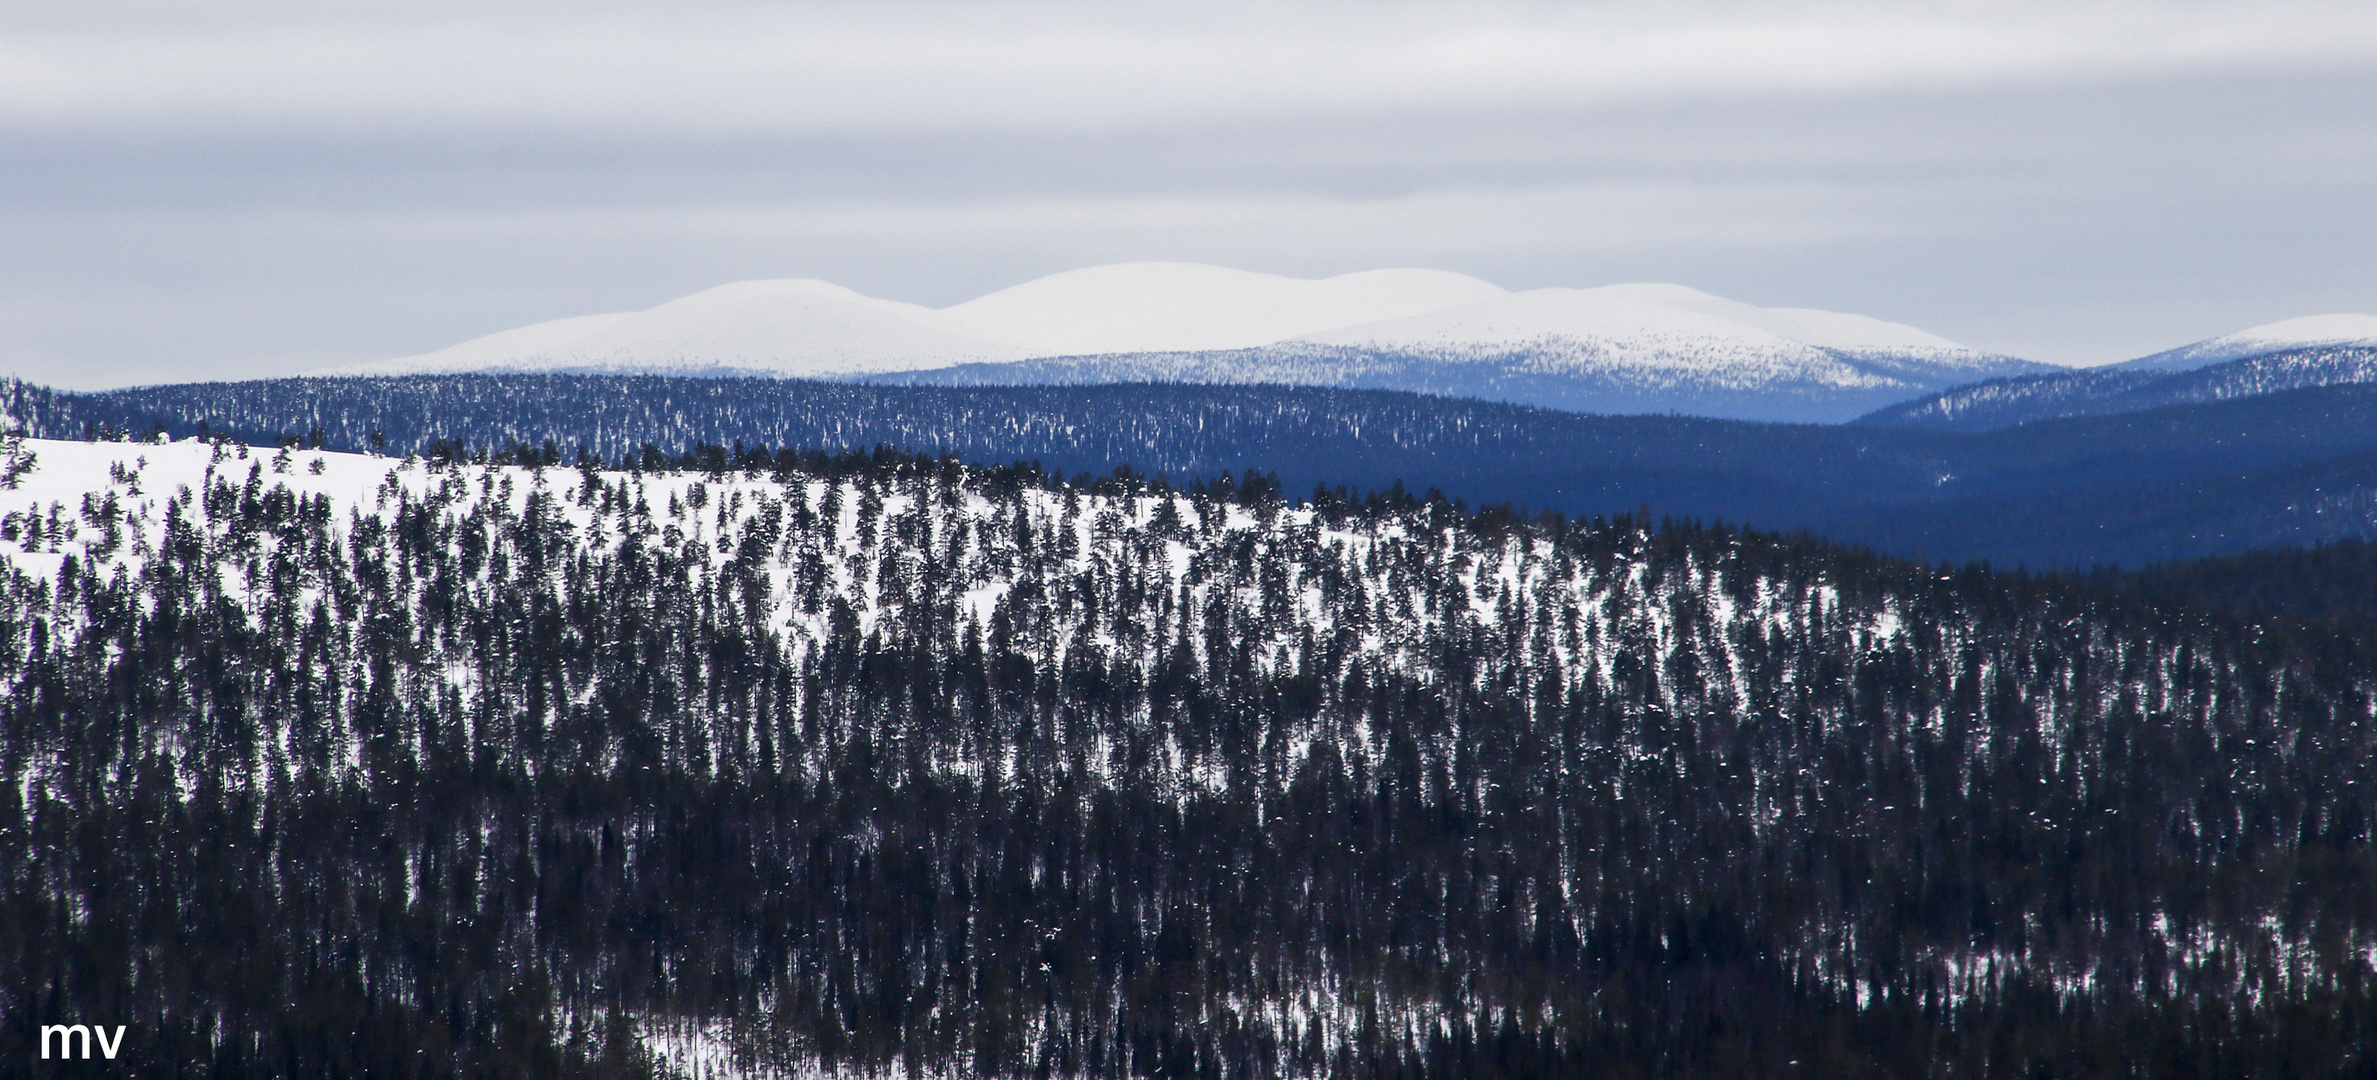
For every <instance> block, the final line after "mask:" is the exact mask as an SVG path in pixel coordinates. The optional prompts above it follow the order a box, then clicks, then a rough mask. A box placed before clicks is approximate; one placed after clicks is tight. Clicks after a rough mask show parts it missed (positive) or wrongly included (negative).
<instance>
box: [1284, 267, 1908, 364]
mask: <svg viewBox="0 0 2377 1080" xmlns="http://www.w3.org/2000/svg"><path fill="white" fill-rule="evenodd" d="M1630 288H1639V289H1645V290H1657V289H1678V290H1679V291H1681V292H1684V293H1692V292H1693V290H1689V289H1682V288H1681V287H1680V286H1636V287H1630ZM1694 295H1698V296H1706V294H1704V293H1696V294H1694ZM1707 299H1708V300H1710V301H1715V302H1716V303H1717V304H1727V303H1731V301H1722V300H1718V299H1717V298H1716V297H1713V296H1710V297H1707ZM1742 306H1744V307H1747V305H1742ZM1751 310H1752V311H1756V310H1758V309H1755V308H1752V309H1751ZM1883 325H1888V324H1883ZM1307 340H1310V341H1313V342H1315V343H1317V344H1323V345H1347V346H1354V347H1360V348H1375V349H1379V350H1382V351H1395V352H1418V353H1427V354H1434V355H1440V356H1447V357H1462V356H1472V357H1482V356H1484V355H1487V354H1494V353H1505V352H1519V351H1523V352H1525V353H1527V354H1529V355H1530V356H1531V357H1533V358H1534V359H1533V360H1532V365H1533V366H1534V367H1536V368H1539V369H1541V370H1542V371H1544V372H1547V373H1551V372H1560V371H1566V370H1571V369H1574V370H1577V371H1583V370H1590V369H1597V368H1607V367H1613V366H1615V367H1627V368H1636V369H1643V370H1673V371H1678V372H1692V373H1696V374H1705V375H1708V376H1711V377H1714V378H1715V379H1716V381H1717V383H1718V384H1720V385H1732V384H1738V385H1745V386H1746V385H1755V384H1759V383H1769V382H1799V383H1809V382H1812V383H1818V384H1823V385H1830V386H1841V387H1853V386H1864V385H1868V384H1873V385H1880V384H1881V383H1882V382H1883V380H1881V379H1879V378H1877V377H1875V376H1872V375H1868V374H1866V373H1864V372H1861V371H1858V370H1857V369H1856V368H1855V367H1852V366H1851V365H1849V364H1847V363H1844V362H1842V361H1841V360H1840V358H1838V357H1835V356H1833V355H1832V354H1831V353H1828V352H1825V351H1824V350H1822V349H1819V348H1817V347H1815V346H1813V345H1810V344H1807V343H1806V342H1802V341H1795V340H1792V339H1790V338H1787V337H1784V336H1783V335H1781V334H1777V333H1774V332H1773V331H1770V330H1765V329H1761V328H1759V327H1757V326H1753V325H1749V324H1747V323H1744V322H1740V321H1737V320H1734V319H1731V318H1727V317H1724V316H1721V315H1714V314H1704V313H1702V312H1700V311H1695V310H1691V309H1689V308H1685V307H1678V306H1671V305H1668V304H1662V303H1646V302H1643V301H1642V300H1639V299H1635V298H1633V297H1630V296H1628V295H1626V293H1625V292H1624V291H1623V288H1622V289H1618V290H1613V289H1533V290H1530V291H1527V292H1523V293H1514V294H1512V295H1509V296H1505V297H1500V298H1497V299H1493V300H1487V301H1483V302H1480V303H1475V304H1467V305H1463V306H1461V307H1457V308H1453V309H1451V310H1448V311H1437V312H1431V313H1429V314H1426V315H1417V316H1413V317H1410V318H1405V319H1391V320H1387V321H1385V322H1376V323H1367V324H1364V325H1361V326H1350V327H1345V328H1343V329H1339V330H1332V331H1329V332H1328V333H1324V334H1316V335H1313V336H1312V337H1311V338H1309V339H1307Z"/></svg>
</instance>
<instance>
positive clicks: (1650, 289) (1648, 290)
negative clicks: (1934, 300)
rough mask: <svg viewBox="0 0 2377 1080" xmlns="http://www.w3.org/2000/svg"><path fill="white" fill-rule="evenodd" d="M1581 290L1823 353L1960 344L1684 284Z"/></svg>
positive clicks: (1860, 319)
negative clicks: (1690, 314)
mask: <svg viewBox="0 0 2377 1080" xmlns="http://www.w3.org/2000/svg"><path fill="white" fill-rule="evenodd" d="M1581 291H1583V292H1587V293H1591V294H1594V295H1596V296H1604V297H1609V298H1611V299H1615V300H1628V301H1632V302H1635V303H1639V304H1654V305H1657V306H1659V307H1666V308H1674V309H1676V310H1678V311H1696V312H1699V313H1700V314H1703V315H1714V316H1716V317H1718V318H1720V319H1725V320H1727V321H1730V322H1737V323H1740V324H1742V325H1744V326H1750V327H1755V328H1757V329H1760V330H1764V331H1766V332H1768V333H1770V334H1774V335H1776V336H1779V337H1785V338H1789V339H1791V340H1793V341H1797V342H1801V343H1803V344H1808V345H1814V346H1817V347H1819V348H1826V349H1852V350H1875V351H1887V350H1905V349H1918V350H1921V349H1938V350H1942V351H1963V350H1964V346H1962V345H1958V344H1957V343H1955V342H1953V341H1950V340H1948V339H1947V338H1944V337H1941V336H1939V335H1937V334H1931V333H1926V332H1924V331H1921V330H1917V329H1915V328H1914V327H1912V326H1907V325H1905V324H1903V323H1894V322H1884V321H1882V320H1880V319H1876V318H1873V317H1871V316H1866V315H1848V314H1843V313H1841V312H1838V311H1819V310H1817V309H1815V308H1762V307H1757V306H1754V305H1751V304H1745V303H1742V302H1741V301H1739V300H1727V299H1725V298H1724V297H1722V296H1711V295H1709V294H1708V293H1704V292H1702V291H1700V290H1698V289H1695V288H1692V287H1691V286H1688V285H1604V286H1602V287H1600V288H1598V289H1585V290H1581Z"/></svg>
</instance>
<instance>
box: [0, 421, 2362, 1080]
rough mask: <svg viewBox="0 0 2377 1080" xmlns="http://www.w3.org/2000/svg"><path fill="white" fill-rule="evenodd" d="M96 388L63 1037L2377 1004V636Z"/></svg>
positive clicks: (749, 1063)
mask: <svg viewBox="0 0 2377 1080" xmlns="http://www.w3.org/2000/svg"><path fill="white" fill-rule="evenodd" d="M47 449H48V451H49V452H48V453H46V454H45V455H44V456H43V458H42V461H43V465H42V468H44V469H60V468H68V467H82V468H88V469H89V470H90V473H91V476H90V481H89V483H88V485H87V487H88V489H89V491H90V492H91V494H92V498H91V499H89V500H86V502H85V504H84V506H83V507H82V508H80V509H78V508H75V507H60V506H57V505H55V504H53V505H48V506H34V507H31V508H30V509H15V510H10V511H9V512H8V513H7V514H5V515H0V544H4V545H6V547H5V550H6V552H7V559H8V564H7V565H8V567H9V570H8V571H7V574H6V577H5V580H4V581H0V681H4V685H5V687H6V690H7V692H6V694H5V696H4V697H0V768H4V769H5V773H6V775H5V780H6V782H5V783H0V837H5V840H6V842H5V843H0V1031H5V1033H6V1034H5V1038H6V1040H7V1043H8V1045H13V1046H19V1047H24V1046H31V1045H32V1039H33V1031H34V1028H35V1027H36V1026H37V1025H40V1024H46V1023H66V1022H85V1021H86V1019H88V1018H112V1019H109V1022H112V1023H126V1024H129V1025H131V1026H132V1029H133V1030H134V1031H135V1032H137V1033H139V1035H140V1038H141V1039H142V1040H143V1041H141V1042H139V1043H137V1044H135V1049H136V1050H137V1051H138V1052H139V1053H140V1055H141V1058H140V1062H141V1067H142V1068H144V1069H148V1070H150V1074H154V1075H187V1076H232V1075H239V1076H253V1075H287V1076H329V1075H372V1076H430V1075H488V1076H494V1075H503V1076H538V1075H546V1076H563V1075H573V1076H596V1075H622V1076H627V1075H645V1074H650V1073H653V1072H654V1071H656V1070H665V1069H666V1068H668V1067H669V1063H670V1061H671V1060H672V1058H671V1057H670V1056H669V1055H670V1054H671V1053H674V1052H677V1051H679V1050H682V1049H683V1048H684V1047H688V1046H693V1047H697V1048H698V1047H707V1048H709V1052H712V1053H713V1055H714V1058H715V1059H716V1060H725V1061H731V1062H733V1063H734V1064H736V1065H737V1066H738V1067H739V1068H742V1069H744V1070H746V1071H747V1072H749V1073H751V1074H754V1075H768V1074H769V1073H770V1070H781V1071H785V1072H799V1071H801V1070H826V1071H835V1070H846V1071H863V1070H868V1069H880V1070H894V1071H899V1072H902V1073H908V1072H911V1071H912V1072H915V1073H917V1074H921V1075H947V1076H1027V1075H1028V1076H1126V1075H1127V1076H1189V1075H1194V1076H1213V1077H1267V1076H1333V1077H1334V1076H1343V1077H1422V1076H1442V1077H1472V1076H1492V1075H1508V1076H1555V1075H1579V1074H1584V1075H1641V1076H1704V1077H1718V1076H1726V1077H1733V1076H1746V1077H1768V1076H1776V1077H1781V1076H1790V1077H1800V1076H1805V1077H1836V1076H1839V1077H1902V1076H1946V1077H1965V1076H1972V1077H1981V1076H1988V1077H1995V1076H2008V1075H2015V1076H2021V1075H2041V1076H2046V1075H2052V1076H2090V1075H2107V1076H2112V1075H2120V1076H2136V1075H2219V1076H2244V1077H2309V1076H2352V1075H2364V1074H2365V1072H2366V1070H2367V1069H2368V1068H2369V1067H2370V1064H2371V1055H2372V1051H2373V1050H2377V1011H2373V1010H2377V997H2373V995H2377V983H2372V981H2371V979H2372V974H2373V972H2372V956H2377V888H2372V883H2373V882H2377V874H2373V873H2372V871H2377V865H2373V864H2372V860H2371V854H2372V850H2371V834H2370V828H2371V822H2372V821H2373V820H2377V805H2373V803H2377V724H2372V721H2371V701H2372V694H2373V693H2377V683H2373V680H2372V674H2373V671H2372V658H2371V656H2370V655H2369V653H2368V650H2367V648H2366V646H2365V645H2364V644H2363V643H2361V642H2357V641H2355V640H2353V639H2351V638H2348V637H2342V636H2337V635H2323V634H2318V633H2312V632H2300V633H2293V632H2271V631H2266V630H2264V631H2257V630H2255V629H2254V628H2253V627H2250V626H2247V625H2242V624H2239V623H2236V622H2233V621H2231V620H2228V619H2224V618H2221V617H2216V616H2211V615H2202V614H2190V613H2188V611H2186V610H2185V609H2180V608H2174V607H2169V606H2164V605H2160V604H2156V603H2150V602H2147V601H2145V600H2143V599H2138V598H2123V597H2121V596H2118V595H2114V594H2113V593H2111V592H2109V591H2107V590H2103V589H2097V588H2093V587H2091V586H2089V585H2088V584H2087V583H2085V582H2079V581H2074V580H2066V579H2052V578H2026V577H2018V576H2016V577H2008V576H2002V575H1993V574H1990V573H1988V572H1985V571H1981V570H1978V569H1973V570H1968V571H1963V572H1953V573H1949V572H1942V571H1939V570H1934V569H1929V568H1926V567H1924V566H1922V565H1920V564H1914V563H1908V562H1901V561H1896V560H1890V559H1885V558H1879V557H1875V556H1871V555H1868V554H1863V553H1859V552H1855V551H1849V550H1845V549H1841V548H1837V547H1832V546H1828V545H1824V544H1822V543H1819V542H1816V541H1813V540H1808V539H1793V538H1788V537H1777V536H1773V535H1767V534H1758V533H1746V532H1741V531H1737V530H1732V529H1726V528H1717V527H1701V526H1690V525H1680V524H1670V525H1666V526H1659V525H1655V524H1653V523H1652V522H1649V521H1645V520H1639V519H1633V518H1625V517H1621V518H1617V519H1610V520H1601V521H1590V520H1588V521H1582V522H1577V521H1569V520H1565V519H1560V518H1556V517H1550V516H1530V515H1522V514H1519V513H1516V512H1514V511H1513V510H1510V509H1508V508H1495V509H1489V510H1487V511H1484V512H1479V513H1474V514H1472V513H1467V512H1464V511H1461V510H1460V509H1458V508H1456V507H1455V506H1453V505H1451V504H1449V503H1446V502H1443V501H1441V500H1427V499H1415V498H1411V497H1408V496H1398V497H1374V498H1370V499H1363V500H1356V499H1352V498H1345V499H1338V498H1333V497H1332V498H1324V499H1322V500H1320V501H1318V502H1317V503H1314V504H1311V505H1301V506H1299V505H1291V504H1289V503H1288V502H1287V501H1286V500H1284V499H1283V498H1282V497H1281V492H1280V491H1279V489H1278V488H1276V487H1275V486H1272V485H1270V484H1267V483H1256V484H1252V485H1244V484H1235V483H1230V484H1223V483H1213V484H1200V485H1191V486H1190V487H1189V488H1188V489H1187V490H1185V491H1184V490H1180V489H1179V488H1177V487H1176V486H1173V485H1166V484H1158V483H1156V482H1154V481H1152V480H1149V479H1143V478H1139V477H1135V476H1120V477H1108V478H1106V479H1104V480H1102V481H1097V482H1095V483H1094V484H1090V485H1082V484H1076V483H1073V482H1070V481H1062V480H1059V479H1057V478H1056V477H1054V476H1053V475H1048V474H1042V473H1035V472H1031V471H1028V470H997V469H994V470H981V469H974V468H969V467H966V466H963V465H962V464H960V463H959V462H957V461H955V460H953V459H948V458H930V457H904V456H899V455H892V454H878V455H872V456H869V457H865V458H859V457H854V456H851V457H836V458H823V459H820V458H801V457H798V456H793V457H788V458H785V459H783V460H779V459H778V458H777V457H776V456H774V455H762V454H759V453H756V452H746V454H744V455H743V456H742V457H739V458H738V457H734V456H733V455H732V454H731V452H723V453H721V454H719V455H717V456H715V457H712V458H710V459H708V460H706V461H695V462H693V463H691V464H693V465H694V467H693V468H691V469H685V468H670V469H666V470H647V469H644V468H642V465H641V462H640V461H639V462H638V463H637V465H636V467H635V468H632V469H629V470H624V471H608V470H604V469H601V468H598V467H596V465H595V464H594V463H593V462H591V461H588V462H585V463H582V464H561V465H545V464H540V465H537V466H533V467H521V466H513V467H497V466H485V465H476V464H468V463H464V462H460V461H455V460H449V459H440V458H432V459H422V460H416V461H413V462H400V461H398V460H396V459H362V460H359V459H355V458H349V457H342V456H336V455H322V454H316V453H313V452H310V451H306V450H303V449H301V448H296V449H288V450H284V451H281V452H278V453H267V452H263V451H255V452H250V451H246V450H243V449H237V448H233V447H230V446H228V445H215V446H201V445H194V444H189V443H184V444H177V445H171V446H158V445H142V444H116V445H103V446H97V447H89V448H80V449H76V448H69V449H76V453H78V454H82V455H85V456H84V457H74V456H73V455H70V454H68V453H66V451H65V450H61V449H59V448H56V447H55V446H54V444H53V445H52V446H51V447H48V448H47ZM102 454H104V455H107V462H108V467H106V468H105V469H104V470H103V469H102V468H101V466H100V465H98V464H95V462H97V461H98V458H97V457H94V456H91V455H102ZM86 459H87V460H86ZM70 461H83V462H84V464H83V465H80V466H75V465H70ZM316 461H319V462H320V464H321V466H322V467H321V468H320V469H316V468H314V467H313V466H314V464H315V462H316ZM102 471H104V472H105V473H106V475H104V476H102V475H100V474H101V473H102ZM12 505H13V504H12ZM672 1048H676V1049H675V1050H672Z"/></svg>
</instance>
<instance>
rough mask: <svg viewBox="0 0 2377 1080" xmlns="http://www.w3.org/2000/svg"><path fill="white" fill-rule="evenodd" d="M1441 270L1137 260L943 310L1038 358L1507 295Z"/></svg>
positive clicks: (1330, 323) (1232, 342)
mask: <svg viewBox="0 0 2377 1080" xmlns="http://www.w3.org/2000/svg"><path fill="white" fill-rule="evenodd" d="M1506 295H1508V292H1507V290H1504V289H1503V288H1502V287H1500V286H1498V285H1493V284H1489V283H1487V282H1484V281H1479V280H1478V279H1476V278H1473V277H1469V276H1467V275H1464V274H1454V273H1448V272H1446V271H1442V270H1371V271H1366V272H1364V273H1359V274H1345V275H1341V276H1339V277H1333V278H1322V279H1320V280H1317V281H1315V280H1311V279H1307V278H1292V277H1282V276H1279V275H1277V274H1256V273H1250V272H1248V271H1244V270H1231V269H1228V268H1226V267H1220V266H1205V265H1200V264H1197V263H1163V262H1139V263H1119V264H1116V265H1113V266H1095V267H1091V268H1089V269H1086V270H1070V271H1067V272H1065V273H1062V274H1052V275H1049V276H1048V277H1044V278H1041V279H1039V280H1037V281H1027V282H1025V283H1023V284H1021V285H1017V286H1014V287H1013V288H1007V289H1001V290H999V291H998V292H995V293H992V294H990V295H988V296H985V297H981V298H979V299H975V300H968V301H966V302H965V303H963V304H959V305H957V306H956V307H953V308H949V309H948V310H947V314H948V315H950V316H951V317H952V318H954V319H956V320H958V321H959V323H960V324H961V325H965V326H968V327H971V328H973V329H974V330H976V331H977V332H979V333H981V334H982V335H983V336H985V337H995V338H999V339H1001V340H1006V341H1015V342H1021V343H1024V344H1025V345H1026V346H1027V347H1028V348H1030V349H1032V350H1033V352H1034V353H1035V355H1039V356H1086V355H1092V354H1097V353H1126V352H1186V351H1193V350H1199V349H1246V348H1254V347H1256V346H1260V345H1270V344H1273V343H1275V342H1278V341H1283V340H1286V339H1290V338H1295V337H1298V336H1301V335H1304V334H1310V333H1313V332H1315V331H1319V330H1326V329H1329V328H1330V327H1335V326H1345V325H1348V324H1352V323H1363V322H1372V321H1376V320H1379V319H1392V318H1397V317H1400V316H1405V315H1418V314H1421V313H1423V312H1429V311H1437V310H1440V309H1443V308H1449V307H1455V306H1458V305H1461V304H1466V303H1470V302H1472V301H1477V300H1484V299H1488V298H1491V297H1497V296H1506Z"/></svg>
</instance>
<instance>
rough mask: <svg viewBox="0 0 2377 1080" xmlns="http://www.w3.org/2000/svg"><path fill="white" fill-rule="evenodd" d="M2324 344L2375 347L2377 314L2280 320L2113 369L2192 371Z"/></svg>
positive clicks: (2115, 366) (2129, 361) (2120, 364)
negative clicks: (2250, 357)
mask: <svg viewBox="0 0 2377 1080" xmlns="http://www.w3.org/2000/svg"><path fill="white" fill-rule="evenodd" d="M2327 345H2377V315H2350V314H2345V315H2306V316H2304V317H2302V318H2299V319H2280V320H2279V321H2277V322H2274V323H2263V324H2262V325H2260V326H2255V327H2249V328H2247V329H2244V330H2239V331H2237V332H2236V333H2234V334H2224V335H2222V336H2220V337H2216V338H2210V339H2207V340H2204V341H2199V342H2196V343H2195V344H2193V345H2182V346H2180V347H2178V348H2176V349H2167V350H2165V351H2163V352H2158V353H2155V354H2153V355H2151V356H2141V357H2139V358H2137V359H2135V360H2125V361H2123V362H2121V363H2119V364H2114V365H2112V366H2113V367H2114V368H2117V369H2147V370H2153V371H2192V370H2194V369H2196V368H2201V367H2210V366H2212V365H2214V364H2219V363H2225V362H2227V361H2230V360H2239V359H2243V358H2245V357H2248V356H2260V355H2262V354H2264V353H2274V352H2286V351H2290V350H2293V349H2307V348H2314V347H2318V346H2327Z"/></svg>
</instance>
